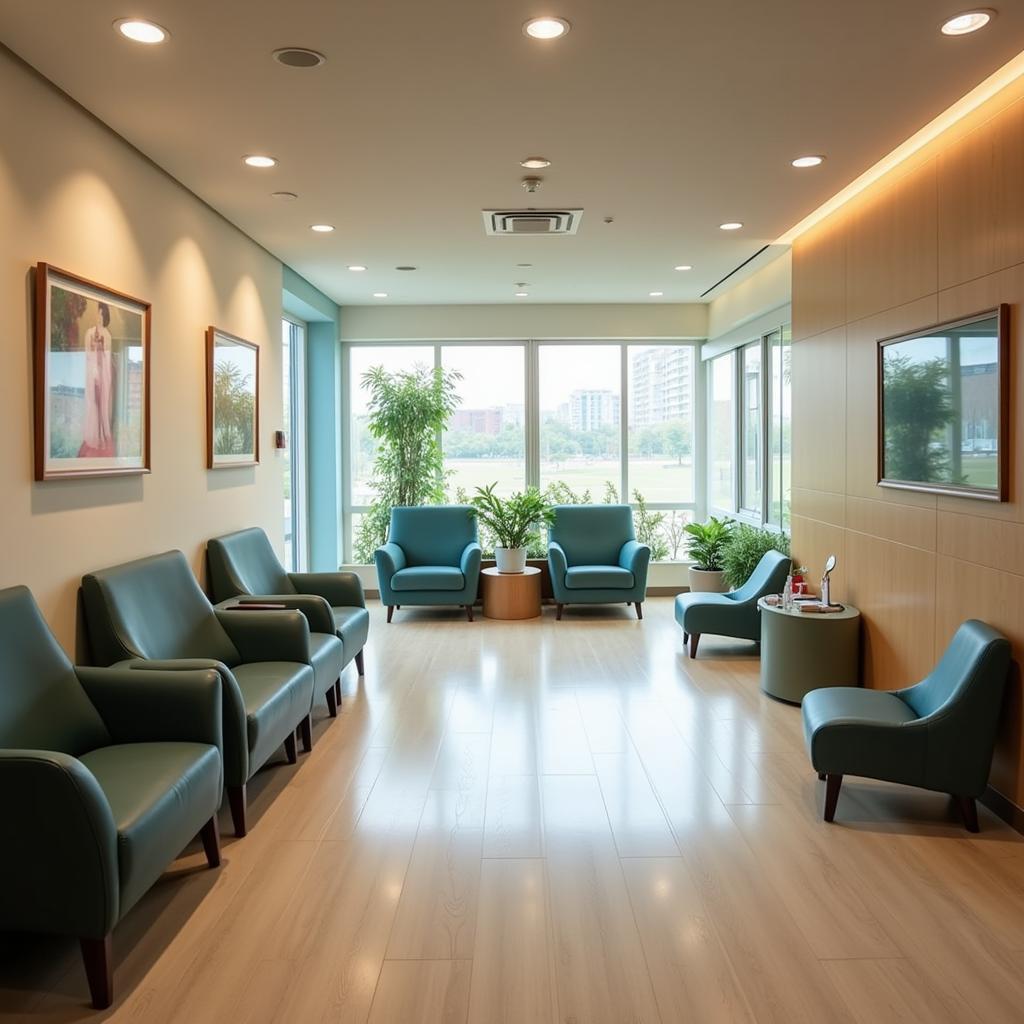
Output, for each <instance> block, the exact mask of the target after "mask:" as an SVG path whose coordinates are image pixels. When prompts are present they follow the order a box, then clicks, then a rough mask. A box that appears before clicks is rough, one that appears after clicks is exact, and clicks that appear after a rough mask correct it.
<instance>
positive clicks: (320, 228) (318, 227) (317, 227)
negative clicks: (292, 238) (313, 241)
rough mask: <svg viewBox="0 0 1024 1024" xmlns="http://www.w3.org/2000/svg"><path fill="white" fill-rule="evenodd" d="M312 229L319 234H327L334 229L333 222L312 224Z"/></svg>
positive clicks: (310, 226) (310, 227) (310, 228)
mask: <svg viewBox="0 0 1024 1024" xmlns="http://www.w3.org/2000/svg"><path fill="white" fill-rule="evenodd" d="M309 230H310V231H316V232H317V233H318V234H321V235H327V234H330V233H331V232H332V231H333V230H334V225H333V224H310V225H309Z"/></svg>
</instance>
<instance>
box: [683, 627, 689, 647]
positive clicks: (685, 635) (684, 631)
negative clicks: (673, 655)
mask: <svg viewBox="0 0 1024 1024" xmlns="http://www.w3.org/2000/svg"><path fill="white" fill-rule="evenodd" d="M689 642H690V634H689V633H687V632H686V630H685V629H684V630H683V646H684V647H685V646H686V645H687V644H688V643H689Z"/></svg>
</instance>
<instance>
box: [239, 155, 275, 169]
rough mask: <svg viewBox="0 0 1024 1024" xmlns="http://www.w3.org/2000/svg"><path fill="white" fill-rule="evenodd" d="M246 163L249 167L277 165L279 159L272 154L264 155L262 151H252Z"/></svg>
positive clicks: (246, 158)
mask: <svg viewBox="0 0 1024 1024" xmlns="http://www.w3.org/2000/svg"><path fill="white" fill-rule="evenodd" d="M245 163H246V165H247V166H249V167H276V166H277V160H275V159H274V157H272V156H264V155H263V154H262V153H250V154H249V156H247V157H245Z"/></svg>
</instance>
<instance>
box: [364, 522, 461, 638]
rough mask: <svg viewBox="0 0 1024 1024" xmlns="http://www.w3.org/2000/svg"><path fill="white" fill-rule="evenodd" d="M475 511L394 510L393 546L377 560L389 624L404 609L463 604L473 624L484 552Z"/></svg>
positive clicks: (390, 532) (390, 543) (390, 538)
mask: <svg viewBox="0 0 1024 1024" xmlns="http://www.w3.org/2000/svg"><path fill="white" fill-rule="evenodd" d="M470 511H471V509H470V506H469V505H417V506H401V507H398V508H393V509H392V510H391V525H390V528H389V529H388V542H387V543H386V544H385V545H383V547H379V548H377V550H376V552H375V553H374V556H373V560H374V562H375V563H376V565H377V582H378V585H379V586H380V599H381V602H382V603H383V604H385V605H387V609H388V622H390V621H391V618H392V615H393V614H394V611H395V609H396V608H401V607H402V605H403V604H407V605H458V606H459V607H462V608H465V609H466V616H467V617H468V619H469V621H470V622H472V621H473V603H474V602H475V601H476V593H477V588H478V586H479V583H480V555H481V551H480V545H479V543H477V528H476V518H475V517H473V516H471V515H470Z"/></svg>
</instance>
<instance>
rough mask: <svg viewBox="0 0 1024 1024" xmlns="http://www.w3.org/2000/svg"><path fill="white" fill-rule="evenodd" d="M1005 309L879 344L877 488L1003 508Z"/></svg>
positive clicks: (1006, 464)
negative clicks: (1000, 503)
mask: <svg viewBox="0 0 1024 1024" xmlns="http://www.w3.org/2000/svg"><path fill="white" fill-rule="evenodd" d="M1010 373H1011V368H1010V307H1009V305H1008V304H1006V303H1002V304H1001V305H999V306H996V307H994V308H992V309H986V310H982V311H981V312H979V313H972V314H971V315H970V316H965V317H958V318H957V319H955V320H946V321H943V322H942V323H938V324H934V325H932V326H930V327H925V328H921V329H919V330H915V331H908V332H905V333H903V334H898V335H892V336H890V337H887V338H881V339H879V341H878V366H877V386H878V395H877V398H878V478H877V482H878V485H879V486H880V487H891V488H895V489H898V490H907V491H921V492H925V493H930V494H942V495H947V496H950V497H960V498H977V499H981V500H983V501H1008V500H1009V483H1010V479H1009V473H1010Z"/></svg>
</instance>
